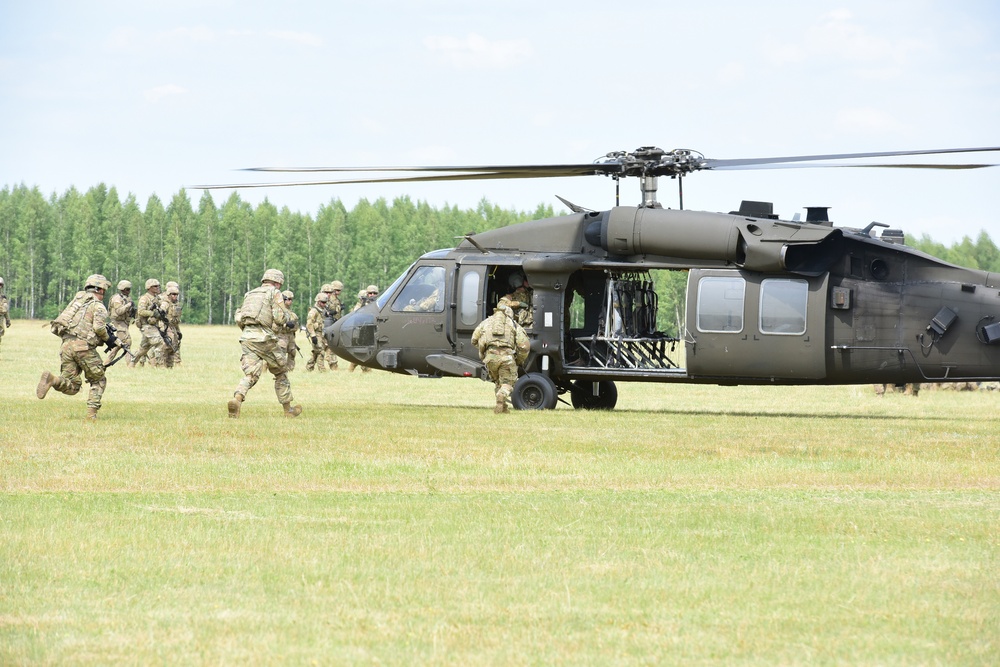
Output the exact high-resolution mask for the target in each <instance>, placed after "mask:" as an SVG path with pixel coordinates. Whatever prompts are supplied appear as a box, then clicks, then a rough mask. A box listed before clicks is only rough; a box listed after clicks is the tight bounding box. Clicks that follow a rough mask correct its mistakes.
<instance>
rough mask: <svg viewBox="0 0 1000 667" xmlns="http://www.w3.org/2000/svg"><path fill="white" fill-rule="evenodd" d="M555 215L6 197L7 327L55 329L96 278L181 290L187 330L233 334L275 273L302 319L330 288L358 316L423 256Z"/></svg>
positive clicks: (484, 206) (409, 206)
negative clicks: (236, 315) (369, 299)
mask: <svg viewBox="0 0 1000 667" xmlns="http://www.w3.org/2000/svg"><path fill="white" fill-rule="evenodd" d="M552 215H554V212H553V209H552V207H551V206H539V207H538V208H536V209H535V210H534V211H531V212H518V211H514V210H507V209H501V208H500V207H498V206H495V205H493V204H490V203H489V202H488V201H487V200H485V199H483V200H482V201H481V202H480V203H479V205H478V206H477V207H476V208H475V209H466V210H462V209H459V208H458V207H457V206H450V207H449V206H446V207H444V208H441V209H438V208H432V207H431V206H430V205H428V204H427V203H425V202H413V201H411V200H410V198H409V197H401V198H397V199H394V200H393V201H392V202H391V203H389V202H388V201H386V200H385V199H377V200H375V201H373V202H369V201H367V200H361V201H359V202H358V204H357V205H356V206H354V208H353V209H351V210H347V209H346V207H345V206H344V205H343V203H342V202H341V201H340V200H339V199H331V201H330V202H329V203H328V204H324V205H323V206H321V207H320V208H319V210H318V212H317V213H316V215H315V216H313V215H310V214H303V213H298V212H293V211H290V210H289V209H288V208H287V207H283V208H282V209H280V210H279V209H278V208H277V207H275V206H274V205H273V204H271V203H270V202H268V201H267V200H265V201H264V202H262V203H260V204H259V205H257V206H256V207H255V206H252V205H251V204H249V203H248V202H245V201H243V200H242V199H241V198H240V196H239V194H238V193H235V192H234V193H232V194H230V195H229V196H228V198H227V199H226V200H225V201H224V202H223V203H222V204H221V205H217V204H216V203H215V201H214V199H213V197H212V195H211V193H209V192H207V191H206V192H204V193H203V194H202V195H201V198H200V199H199V200H198V207H197V209H195V208H194V207H193V205H192V202H191V199H190V198H189V196H188V194H187V192H186V191H185V190H183V189H182V190H180V191H179V192H177V193H176V194H175V195H173V197H171V199H170V201H169V202H167V203H166V205H164V202H163V201H162V200H161V199H160V198H159V197H158V196H157V195H155V194H154V195H152V196H150V197H149V199H148V200H147V201H146V203H145V207H144V208H140V206H139V202H138V201H136V197H135V196H134V195H132V194H129V195H127V196H126V197H125V198H124V200H122V198H121V197H120V196H119V194H118V191H117V190H116V189H115V188H114V187H110V188H109V187H107V186H106V185H104V184H99V185H96V186H94V187H92V188H90V189H89V190H87V191H86V192H81V191H79V190H77V189H76V188H70V189H69V190H67V191H66V192H65V193H63V194H62V195H60V196H57V195H56V194H54V193H53V194H51V195H50V196H48V197H46V196H44V195H43V194H42V193H41V192H40V191H39V189H38V188H37V187H34V188H28V187H27V186H25V185H19V186H15V187H5V188H4V189H3V190H0V277H3V278H4V280H5V282H6V288H5V291H6V294H7V296H8V298H9V301H10V306H11V317H21V318H32V319H35V318H37V319H51V318H53V317H55V316H56V315H57V314H58V313H59V311H60V309H62V308H63V307H64V306H65V305H66V303H67V302H68V301H69V299H70V298H71V297H72V296H73V295H74V294H75V293H76V292H77V291H79V290H81V289H83V283H84V281H85V280H86V278H87V276H88V275H91V274H94V273H100V274H103V275H104V276H105V277H107V278H108V280H110V281H111V284H112V287H114V286H115V285H117V284H118V282H119V281H120V280H123V279H124V280H129V281H130V282H131V283H132V294H133V298H137V297H138V295H139V294H141V293H142V292H143V291H144V289H145V287H144V285H145V282H146V280H147V279H148V278H156V279H158V280H159V281H160V282H161V283H163V284H165V283H166V282H167V281H168V280H175V281H177V282H178V283H179V284H180V285H181V298H182V303H183V305H184V321H185V322H190V323H196V324H218V323H223V322H232V315H233V312H234V311H235V309H236V308H238V307H239V305H240V301H241V300H242V297H243V294H244V293H245V292H247V291H249V290H250V289H253V288H254V287H256V286H258V285H259V284H260V277H261V275H262V274H263V272H264V270H265V269H268V268H277V269H281V270H282V271H283V272H284V274H285V285H284V288H285V289H290V290H292V291H293V292H295V297H296V298H295V310H296V311H297V312H299V314H300V316H304V314H305V311H306V310H308V308H309V306H310V305H311V302H312V299H313V297H314V296H315V295H316V293H317V292H318V291H319V288H320V287H321V286H322V285H323V284H324V283H328V282H332V281H333V280H339V281H341V282H343V283H344V286H345V287H344V293H343V298H344V300H345V301H346V302H347V303H348V304H352V303H353V299H354V296H355V294H356V293H357V291H358V290H360V289H362V288H364V287H365V286H367V285H369V284H376V285H378V286H379V287H380V288H383V289H384V288H385V287H387V286H388V284H389V283H390V282H392V281H393V280H395V279H396V277H397V276H399V274H400V273H402V272H403V270H404V269H406V267H408V266H409V265H410V264H411V263H412V262H413V261H414V260H415V259H417V258H418V257H419V256H420V255H422V254H423V253H425V252H427V251H429V250H435V249H438V248H451V247H454V246H455V245H457V241H456V239H455V237H458V236H463V235H465V234H468V233H478V232H481V231H485V230H487V229H493V228H496V227H502V226H505V225H510V224H513V223H516V222H523V221H525V220H531V219H535V218H539V217H549V216H552Z"/></svg>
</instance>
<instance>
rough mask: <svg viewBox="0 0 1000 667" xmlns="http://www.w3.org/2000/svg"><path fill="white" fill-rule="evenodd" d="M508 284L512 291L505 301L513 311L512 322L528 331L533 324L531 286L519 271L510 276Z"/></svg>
mask: <svg viewBox="0 0 1000 667" xmlns="http://www.w3.org/2000/svg"><path fill="white" fill-rule="evenodd" d="M508 284H509V285H510V286H511V288H512V289H513V290H514V291H513V292H511V293H510V294H508V295H507V301H509V302H510V306H511V308H513V309H514V320H515V321H516V322H517V323H518V324H520V325H521V326H522V327H524V328H525V329H530V328H531V327H532V325H533V324H534V323H535V316H534V314H533V313H532V312H531V285H529V284H528V279H527V278H525V277H524V274H523V273H521V272H520V271H515V272H514V273H512V274H510V278H509V279H508Z"/></svg>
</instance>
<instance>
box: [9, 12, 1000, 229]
mask: <svg viewBox="0 0 1000 667" xmlns="http://www.w3.org/2000/svg"><path fill="white" fill-rule="evenodd" d="M0 121H2V122H0V147H2V148H0V151H2V152H0V187H11V186H15V185H19V184H25V185H27V186H28V187H35V186H37V187H39V188H40V189H41V191H42V192H43V193H44V194H45V195H46V196H48V195H50V194H52V193H56V194H57V195H60V194H62V193H64V192H65V191H66V190H68V189H69V188H70V187H76V188H77V189H79V190H84V191H85V190H87V189H89V188H90V187H92V186H94V185H97V184H100V183H104V184H105V185H107V186H108V187H111V186H114V187H116V188H117V189H118V192H119V196H120V197H121V198H122V199H123V200H124V199H125V197H126V196H127V195H128V194H129V193H131V194H134V195H135V197H136V199H137V201H138V203H139V205H140V207H142V208H145V206H146V202H147V200H148V198H149V197H150V196H151V195H153V194H156V195H157V196H159V197H160V199H161V200H163V201H164V203H167V202H169V200H170V198H171V197H172V196H173V195H174V194H175V193H177V192H178V191H179V190H180V189H181V188H186V189H187V192H188V194H189V196H190V197H191V199H192V202H193V203H194V205H195V206H197V202H198V199H199V198H200V197H201V192H200V191H199V190H196V189H194V186H196V185H201V184H225V183H247V182H257V181H260V180H262V178H261V175H259V174H258V175H255V174H253V173H249V172H244V171H240V169H241V168H245V167H256V166H270V167H293V166H295V167H314V166H345V167H354V166H358V167H361V166H364V167H372V166H400V165H426V166H438V165H483V164H493V165H507V164H529V165H531V164H578V163H589V162H591V161H593V160H595V159H597V158H600V157H602V156H604V155H606V154H607V153H609V152H611V151H621V150H634V149H636V148H639V147H641V146H659V147H660V148H664V149H668V150H669V149H674V148H688V149H693V150H696V151H698V152H700V153H702V154H704V155H705V156H706V157H709V158H753V157H768V156H784V155H813V154H823V153H848V152H868V151H895V150H922V149H936V148H964V147H988V146H1000V4H998V3H996V2H995V0H953V1H951V2H940V1H937V2H931V1H924V0H900V1H894V0H859V1H854V0H832V1H830V2H827V1H825V0H816V1H803V2H794V3H790V2H787V0H755V1H754V2H746V1H745V0H717V1H713V2H698V3H695V2H687V1H686V2H677V1H670V0H657V1H652V0H650V1H646V0H637V1H629V0H622V1H621V2H618V3H609V2H606V1H602V2H596V1H592V0H568V1H564V0H546V1H545V2H538V1H537V0H536V1H533V2H523V1H520V0H511V1H504V0H494V1H493V2H476V1H473V0H464V1H459V0H421V2H404V1H402V0H400V1H396V0H369V1H368V2H340V1H339V0H282V2H280V3H279V2H271V1H255V0H248V1H245V2H236V1H233V0H197V1H193V0H192V1H188V0H171V1H170V2H162V1H160V0H157V1H147V0H128V1H120V2H119V1H107V0H88V2H76V1H56V0H32V1H31V2H14V1H5V2H0ZM965 159H967V158H965ZM972 159H973V160H974V161H988V162H998V163H1000V152H995V153H986V154H979V155H974V156H972ZM953 160H954V161H962V160H963V158H948V161H953ZM938 161H942V160H938ZM273 176H274V177H275V178H274V180H281V178H282V175H280V174H279V175H273ZM287 180H295V177H294V176H290V177H288V179H287ZM239 193H240V196H241V197H242V198H243V199H244V200H246V201H249V202H251V203H253V204H255V205H256V204H258V203H259V202H260V201H262V200H263V199H264V198H266V199H267V200H268V201H270V202H271V203H272V204H274V205H276V206H277V207H279V208H281V207H286V206H287V207H288V208H289V209H290V210H292V211H299V212H302V213H310V214H315V213H316V212H317V210H318V209H319V207H320V206H322V205H324V204H328V203H330V202H331V201H332V200H333V199H340V200H341V201H342V202H343V203H344V205H345V206H347V207H348V208H352V207H353V206H354V205H355V204H356V203H357V202H358V200H359V199H361V198H365V199H368V200H369V201H374V200H375V199H378V198H379V197H384V198H386V199H387V200H389V201H392V200H393V199H395V198H396V197H404V196H407V197H410V198H411V199H412V200H414V201H426V202H428V203H429V204H430V205H432V206H435V207H442V206H446V205H449V206H459V207H461V208H474V207H475V206H476V205H477V204H478V203H479V201H480V200H482V199H483V198H486V199H488V200H489V201H490V202H491V203H492V204H495V205H498V206H500V207H502V208H513V209H517V210H520V211H533V210H534V209H535V208H537V207H538V205H539V204H551V205H553V207H554V208H555V209H556V210H560V209H561V208H563V206H562V204H560V202H559V201H558V200H557V199H556V198H555V197H556V195H560V196H562V197H564V198H566V199H568V200H570V201H572V202H574V203H576V204H578V205H580V206H583V207H586V208H589V209H594V210H604V209H608V208H610V207H612V206H614V205H615V183H614V181H613V180H611V179H609V178H607V177H602V176H585V177H576V178H559V179H545V180H539V179H531V180H518V181H473V182H465V183H455V182H446V183H432V184H427V183H425V184H377V185H350V186H310V187H293V188H287V187H285V188H267V189H244V190H240V191H239ZM621 194H622V198H621V203H622V204H629V205H632V204H637V203H638V202H639V200H640V194H639V184H638V182H637V181H635V180H634V179H632V180H625V181H623V182H622V183H621ZM998 195H1000V167H995V168H988V169H979V170H974V171H943V170H912V169H780V170H775V169H768V170H755V171H727V172H700V173H696V174H693V175H691V176H690V177H688V178H686V179H685V180H684V204H685V207H686V208H690V209H697V210H706V211H730V210H735V209H736V208H738V207H739V203H740V201H741V200H743V199H749V200H758V201H771V202H773V203H774V207H775V212H777V213H779V214H780V215H781V217H782V218H783V219H791V218H792V216H793V215H794V214H795V213H802V214H803V215H804V207H806V206H829V207H830V217H831V219H833V221H834V223H835V224H837V225H843V226H849V227H864V226H866V225H867V224H868V223H870V222H873V221H877V222H881V223H885V224H887V225H889V226H890V227H892V228H897V229H902V230H903V231H904V232H905V233H906V234H907V237H908V238H913V237H919V236H921V235H923V234H926V235H929V236H930V237H931V238H933V239H934V240H937V241H939V242H942V243H947V244H950V243H954V242H956V241H959V240H960V239H961V238H962V237H963V236H970V237H973V238H975V237H976V236H977V235H978V234H979V233H980V232H981V231H984V230H985V231H986V232H987V233H989V234H990V236H991V237H992V238H993V239H994V240H995V241H997V242H1000V213H998V208H1000V207H998V200H1000V196H998ZM228 196H229V192H227V191H216V192H215V193H214V194H213V197H214V198H215V201H216V202H217V203H220V204H221V203H222V202H223V201H224V200H225V199H226V197H228ZM659 198H660V201H661V202H662V204H663V205H664V206H666V207H674V208H676V207H677V197H676V183H675V182H674V181H670V180H669V179H661V182H660V193H659Z"/></svg>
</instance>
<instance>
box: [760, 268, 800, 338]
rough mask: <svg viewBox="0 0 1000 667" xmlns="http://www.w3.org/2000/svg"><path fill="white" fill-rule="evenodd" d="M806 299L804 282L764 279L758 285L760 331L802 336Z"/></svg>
mask: <svg viewBox="0 0 1000 667" xmlns="http://www.w3.org/2000/svg"><path fill="white" fill-rule="evenodd" d="M808 297H809V283H808V282H806V281H805V280H790V279H785V278H768V279H767V280H764V281H763V282H762V283H761V285H760V332H761V333H765V334H778V335H786V336H793V335H800V334H804V333H805V332H806V302H807V300H808Z"/></svg>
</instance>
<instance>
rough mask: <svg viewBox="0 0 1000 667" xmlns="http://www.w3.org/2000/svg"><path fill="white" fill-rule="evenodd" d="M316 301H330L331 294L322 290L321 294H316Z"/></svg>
mask: <svg viewBox="0 0 1000 667" xmlns="http://www.w3.org/2000/svg"><path fill="white" fill-rule="evenodd" d="M316 301H317V302H319V303H327V302H328V301H330V295H329V294H327V293H326V292H320V293H319V294H317V295H316Z"/></svg>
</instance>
